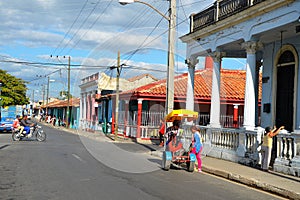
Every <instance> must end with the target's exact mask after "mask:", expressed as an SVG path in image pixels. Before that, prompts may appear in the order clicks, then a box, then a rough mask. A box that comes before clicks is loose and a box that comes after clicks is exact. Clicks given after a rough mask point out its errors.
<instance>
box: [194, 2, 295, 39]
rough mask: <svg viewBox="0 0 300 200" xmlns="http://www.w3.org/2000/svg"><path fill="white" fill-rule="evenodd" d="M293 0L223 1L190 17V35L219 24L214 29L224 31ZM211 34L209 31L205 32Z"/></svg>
mask: <svg viewBox="0 0 300 200" xmlns="http://www.w3.org/2000/svg"><path fill="white" fill-rule="evenodd" d="M293 1H294V0H223V1H216V2H215V3H214V4H213V5H212V6H211V7H209V8H207V9H206V10H203V11H202V12H200V13H197V14H192V15H191V16H190V34H192V33H194V32H197V31H199V30H202V29H204V28H207V27H208V26H210V25H213V24H217V23H218V22H220V21H223V22H225V21H226V20H227V21H226V22H225V23H220V24H219V25H218V26H217V27H216V28H217V29H220V28H221V29H224V28H227V27H230V26H233V25H235V24H238V23H240V22H242V21H246V20H247V19H250V18H253V17H255V16H258V15H261V14H263V13H266V12H269V11H271V10H274V9H277V8H279V7H281V6H283V5H286V4H288V3H291V2H293ZM207 32H211V30H209V31H207Z"/></svg>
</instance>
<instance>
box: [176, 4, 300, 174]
mask: <svg viewBox="0 0 300 200" xmlns="http://www.w3.org/2000/svg"><path fill="white" fill-rule="evenodd" d="M299 19H300V1H295V0H251V1H249V0H217V1H216V2H215V3H214V4H213V5H212V6H211V7H209V8H207V9H205V10H203V11H201V12H199V13H196V14H192V15H191V16H190V31H189V33H188V34H186V35H184V36H182V37H181V40H182V41H183V42H184V43H186V44H187V64H188V67H189V73H190V76H191V77H193V76H194V69H195V63H197V58H198V57H201V56H211V57H213V59H214V67H213V79H212V100H211V101H212V102H213V103H212V107H211V110H210V113H211V118H210V124H211V127H212V128H218V127H220V121H219V120H220V105H221V96H220V94H221V90H220V80H221V73H220V66H221V65H222V58H224V57H228V58H246V60H247V65H246V81H245V98H244V99H245V102H244V125H243V126H244V128H245V131H243V132H240V133H238V135H239V139H241V138H243V139H246V141H247V140H249V143H246V144H245V143H244V144H243V141H241V140H240V141H239V144H238V147H237V148H236V152H237V154H234V153H232V154H231V153H229V154H231V156H227V159H229V158H230V159H232V160H234V158H237V159H236V160H239V161H241V160H242V158H243V159H245V157H246V155H247V157H248V158H251V156H253V157H252V158H253V159H252V161H253V160H255V154H257V150H256V147H257V142H258V141H260V135H259V133H260V131H259V130H260V129H259V128H258V127H257V124H256V121H257V116H258V115H259V114H260V115H261V126H262V127H266V126H273V125H277V126H278V127H279V126H281V125H284V126H285V127H286V130H287V131H289V132H291V134H288V135H286V134H281V135H279V136H278V137H277V138H278V140H274V145H273V146H275V147H278V148H277V149H276V148H274V151H273V153H274V154H273V158H272V160H273V161H274V160H275V164H274V169H275V170H277V171H284V172H286V173H290V174H294V175H299V174H300V164H299V163H300V155H299V152H300V150H299V146H300V145H299V135H298V134H297V133H298V132H299V130H300V120H299V119H300V109H299V107H300V98H299V97H300V87H299V83H300V82H299V75H300V74H299V73H300V70H299V55H300V54H299V51H300V43H299V37H300V20H299ZM260 69H262V109H261V111H259V109H258V108H257V102H258V90H257V80H258V71H259V70H260ZM191 90H193V88H191ZM256 133H258V135H256ZM250 134H251V135H252V134H253V135H252V136H251V137H254V138H251V137H250ZM242 144H243V145H242ZM249 144H251V145H249ZM210 145H212V144H211V143H210ZM253 147H254V148H253ZM216 149H217V148H216ZM215 155H217V151H215ZM275 158H276V159H275Z"/></svg>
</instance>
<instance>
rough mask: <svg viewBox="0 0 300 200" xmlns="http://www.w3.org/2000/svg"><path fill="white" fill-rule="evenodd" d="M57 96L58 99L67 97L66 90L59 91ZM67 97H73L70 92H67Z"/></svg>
mask: <svg viewBox="0 0 300 200" xmlns="http://www.w3.org/2000/svg"><path fill="white" fill-rule="evenodd" d="M59 96H60V98H59V99H63V100H66V99H68V91H60V92H59ZM69 97H70V99H71V98H73V96H72V94H69Z"/></svg>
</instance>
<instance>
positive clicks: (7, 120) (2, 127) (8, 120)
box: [0, 117, 14, 132]
mask: <svg viewBox="0 0 300 200" xmlns="http://www.w3.org/2000/svg"><path fill="white" fill-rule="evenodd" d="M13 122H14V118H13V117H2V118H1V123H0V131H1V132H9V131H12V125H13Z"/></svg>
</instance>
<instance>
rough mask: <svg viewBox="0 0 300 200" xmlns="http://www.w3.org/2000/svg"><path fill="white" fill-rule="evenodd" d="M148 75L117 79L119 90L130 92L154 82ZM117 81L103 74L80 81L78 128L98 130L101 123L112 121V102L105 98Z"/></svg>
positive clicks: (114, 88) (113, 90)
mask: <svg viewBox="0 0 300 200" xmlns="http://www.w3.org/2000/svg"><path fill="white" fill-rule="evenodd" d="M156 80H157V79H156V78H154V77H153V76H151V75H150V74H144V75H140V76H135V77H132V78H130V79H127V80H126V79H123V78H120V79H119V83H118V84H119V90H120V91H125V90H130V89H133V88H135V87H139V86H141V85H145V84H148V83H151V82H154V81H156ZM116 86H117V79H116V78H114V77H110V76H108V75H106V74H105V73H100V72H98V73H96V74H93V75H90V76H88V77H85V78H83V79H82V80H81V85H79V87H80V89H81V98H80V100H81V102H80V125H79V126H80V127H81V128H82V129H86V130H92V131H94V130H100V129H101V128H102V123H104V124H106V123H108V122H111V121H112V101H111V99H110V98H108V97H107V95H108V94H112V93H114V92H115V91H116Z"/></svg>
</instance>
